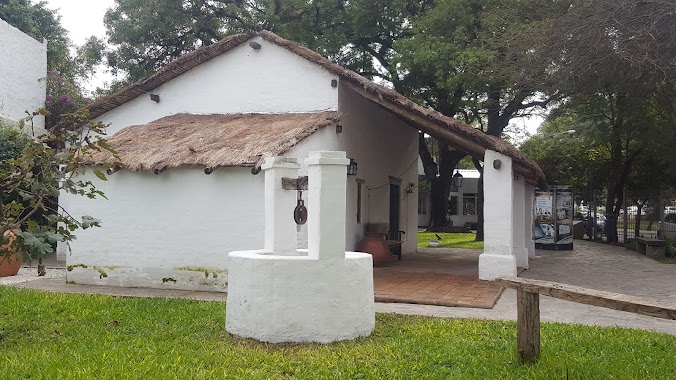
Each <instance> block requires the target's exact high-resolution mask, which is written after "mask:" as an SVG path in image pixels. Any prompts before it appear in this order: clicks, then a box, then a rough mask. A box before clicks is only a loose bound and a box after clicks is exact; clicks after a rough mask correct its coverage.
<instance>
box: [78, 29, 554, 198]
mask: <svg viewBox="0 0 676 380" xmlns="http://www.w3.org/2000/svg"><path fill="white" fill-rule="evenodd" d="M256 36H260V37H261V38H263V39H264V40H266V41H268V42H270V43H273V44H275V45H277V46H280V47H283V48H285V49H287V50H289V51H291V52H293V53H294V54H297V55H299V56H301V57H303V58H305V59H307V60H308V61H310V62H313V63H315V64H317V65H319V66H321V67H323V68H324V69H326V70H327V71H329V72H331V73H334V74H336V75H338V76H339V77H340V78H341V86H343V85H345V86H346V87H349V88H350V89H351V90H352V91H354V92H356V93H358V94H359V95H361V96H363V97H365V98H367V99H368V100H370V101H372V102H374V103H376V104H378V105H379V106H381V107H383V108H384V109H386V110H388V111H390V112H392V113H393V114H395V115H397V116H398V117H399V118H401V119H402V120H404V121H406V122H407V123H408V124H409V125H412V126H414V127H416V128H418V129H419V130H421V131H423V132H425V133H427V134H429V135H431V136H433V137H435V138H436V139H439V140H441V141H445V142H446V143H448V144H449V145H451V146H453V147H456V148H458V149H461V150H463V151H465V152H467V153H468V154H470V155H472V156H474V157H476V158H479V159H483V156H484V151H485V150H486V149H491V150H494V151H497V152H500V153H502V154H505V155H507V156H510V157H512V158H513V159H514V161H515V170H516V172H517V173H519V174H521V175H523V176H525V177H526V178H527V179H528V180H529V181H530V182H534V183H537V184H539V185H541V186H544V187H546V180H545V176H544V173H543V172H542V170H541V169H540V167H538V165H537V163H535V161H533V160H532V159H531V158H529V157H528V156H526V155H525V154H523V153H521V152H519V151H518V150H517V149H516V148H514V147H513V146H512V145H510V144H508V143H506V142H504V141H502V140H500V139H498V138H495V137H492V136H489V135H487V134H485V133H483V132H482V131H480V130H477V129H475V128H472V127H471V126H469V125H467V124H465V123H463V122H461V121H459V120H457V119H454V118H452V117H448V116H444V115H443V114H441V113H440V112H437V111H434V110H431V109H427V108H424V107H422V106H420V105H418V104H416V103H415V102H413V101H412V100H410V99H408V98H406V97H405V96H403V95H401V94H399V93H398V92H396V91H394V90H392V89H389V88H387V87H384V86H381V85H378V84H375V83H373V82H372V81H370V80H368V79H366V78H364V77H362V76H361V75H359V74H357V73H355V72H354V71H351V70H348V69H346V68H344V67H342V66H340V65H337V64H335V63H333V62H331V61H329V60H328V59H327V58H325V57H323V56H322V55H321V54H319V53H317V52H314V51H312V50H310V49H308V48H306V47H304V46H302V45H300V44H298V43H296V42H293V41H289V40H286V39H284V38H281V37H279V36H278V35H276V34H274V33H272V32H268V31H261V32H257V33H246V34H238V35H233V36H229V37H226V38H224V39H222V40H221V41H219V42H216V43H214V44H212V45H209V46H204V47H202V48H199V49H197V50H195V51H192V52H190V53H188V54H185V55H183V56H181V57H180V58H177V59H175V60H174V61H172V62H170V63H169V64H167V65H166V66H164V67H163V68H162V69H160V70H159V71H158V72H157V73H156V74H154V75H152V76H150V77H148V78H145V79H143V80H141V81H139V82H136V83H134V84H132V85H130V86H127V87H125V88H123V89H120V90H119V91H117V92H115V93H114V94H112V95H110V96H107V97H103V98H100V99H98V100H96V101H95V102H93V103H92V104H90V105H89V106H88V107H87V109H88V110H89V112H90V115H91V116H92V118H95V117H98V116H100V115H102V114H104V113H105V112H108V111H110V110H112V109H114V108H116V107H118V106H120V105H122V104H124V103H126V102H128V101H130V100H133V99H135V98H136V97H138V96H141V95H144V94H146V93H148V92H149V91H151V90H153V89H155V88H157V87H158V86H160V85H162V84H163V83H165V82H168V81H169V80H171V79H174V78H176V77H178V76H179V75H181V74H183V73H185V72H187V71H189V70H190V69H192V68H194V67H196V66H198V65H200V64H202V63H204V62H206V61H208V60H210V59H212V58H215V57H217V56H219V55H221V54H224V53H226V52H228V51H230V50H231V49H233V48H235V47H236V46H238V45H240V44H242V43H244V42H246V41H248V40H249V39H251V38H253V37H256Z"/></svg>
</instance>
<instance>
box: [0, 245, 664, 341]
mask: <svg viewBox="0 0 676 380" xmlns="http://www.w3.org/2000/svg"><path fill="white" fill-rule="evenodd" d="M440 253H441V252H440ZM407 257H408V255H405V256H404V257H403V259H402V262H404V260H406V258H407ZM426 265H429V266H430V273H431V274H434V273H437V274H439V271H443V269H439V268H441V266H437V267H436V268H437V269H434V268H435V266H434V261H428V262H427V264H426ZM418 269H420V268H418ZM56 270H57V271H63V269H56ZM399 270H401V268H400V269H399ZM26 271H30V272H31V273H35V269H34V268H22V272H20V275H22V274H23V273H26ZM376 273H377V271H376ZM27 275H28V276H30V274H27ZM33 276H35V274H33ZM520 277H525V278H532V279H541V280H548V281H556V282H561V283H566V284H571V285H577V286H582V287H587V288H591V289H596V290H605V291H610V292H616V293H623V294H629V295H635V296H639V297H645V298H651V299H655V300H658V301H663V302H669V303H672V304H676V264H661V263H659V262H657V261H654V260H652V259H649V258H647V257H645V256H643V255H640V254H638V253H636V252H633V251H627V250H625V249H624V248H622V247H614V246H608V245H604V244H599V243H593V242H587V241H579V240H576V241H575V249H574V250H573V251H558V252H557V251H544V250H537V251H536V257H535V258H534V259H533V260H531V262H530V268H529V269H527V270H525V271H524V272H522V273H521V274H520ZM0 283H1V282H0ZM14 286H18V287H22V288H31V289H41V290H47V291H56V292H69V293H87V294H90V293H91V294H110V295H117V296H131V297H172V298H173V297H177V298H192V299H199V300H216V301H223V300H224V299H225V294H224V293H210V292H194V291H180V290H167V289H146V288H118V287H108V286H88V285H75V284H67V283H65V281H64V278H63V277H53V278H39V279H32V280H30V281H26V282H21V283H16V284H14ZM376 311H377V312H382V313H398V314H410V315H426V316H433V317H441V318H478V319H492V320H516V291H515V290H512V289H506V290H505V291H504V292H502V295H501V296H500V297H499V300H498V301H497V302H496V303H495V306H493V308H491V309H481V308H476V307H473V308H470V307H448V306H435V305H420V304H407V303H381V302H377V303H376ZM540 319H541V321H547V322H563V323H578V324H584V325H598V326H620V327H626V328H635V329H643V330H651V331H657V332H663V333H667V334H671V335H673V336H676V321H673V320H664V319H658V318H652V317H647V316H641V315H637V314H633V313H627V312H622V311H616V310H611V309H606V308H601V307H596V306H589V305H583V304H579V303H576V302H570V301H564V300H559V299H554V298H551V297H547V296H540Z"/></svg>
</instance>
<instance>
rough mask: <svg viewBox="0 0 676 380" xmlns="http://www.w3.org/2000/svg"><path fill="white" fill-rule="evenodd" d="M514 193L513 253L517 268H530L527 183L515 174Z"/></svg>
mask: <svg viewBox="0 0 676 380" xmlns="http://www.w3.org/2000/svg"><path fill="white" fill-rule="evenodd" d="M513 186H514V193H513V194H512V196H513V200H512V208H513V214H512V217H513V218H512V220H513V223H514V227H513V228H514V229H513V236H514V237H513V239H514V246H513V249H512V251H513V253H514V257H515V258H516V266H517V267H521V268H528V249H527V248H526V229H527V228H528V226H527V225H526V204H525V202H526V196H525V193H526V181H525V180H524V178H523V177H522V176H520V175H518V174H514V182H513Z"/></svg>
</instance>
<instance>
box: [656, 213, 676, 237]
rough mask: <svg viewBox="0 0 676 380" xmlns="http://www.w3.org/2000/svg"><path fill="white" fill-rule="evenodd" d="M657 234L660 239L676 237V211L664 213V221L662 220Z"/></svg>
mask: <svg viewBox="0 0 676 380" xmlns="http://www.w3.org/2000/svg"><path fill="white" fill-rule="evenodd" d="M657 236H658V237H659V238H660V239H676V213H672V214H665V215H664V222H660V226H659V227H658V229H657Z"/></svg>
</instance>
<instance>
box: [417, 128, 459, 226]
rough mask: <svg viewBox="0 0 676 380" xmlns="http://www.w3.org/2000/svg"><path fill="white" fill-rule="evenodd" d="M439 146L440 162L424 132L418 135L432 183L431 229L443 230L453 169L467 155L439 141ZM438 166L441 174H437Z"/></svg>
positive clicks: (420, 150)
mask: <svg viewBox="0 0 676 380" xmlns="http://www.w3.org/2000/svg"><path fill="white" fill-rule="evenodd" d="M437 144H438V146H439V163H438V164H437V163H436V162H434V158H433V157H432V155H431V154H430V152H429V149H428V147H427V143H426V141H425V137H424V134H423V133H422V132H420V133H419V135H418V149H419V154H420V159H421V160H422V162H423V168H424V170H425V177H427V181H428V182H429V183H430V223H429V226H428V227H427V229H428V230H429V231H441V230H443V229H444V228H445V227H447V226H448V224H449V223H448V197H449V195H450V194H451V185H452V184H453V169H454V168H455V166H456V165H457V164H458V162H459V161H460V160H461V159H462V158H463V157H464V156H465V154H464V153H461V152H460V151H457V150H451V149H449V147H448V145H446V144H444V143H442V142H437ZM437 168H438V171H439V175H438V176H437Z"/></svg>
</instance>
